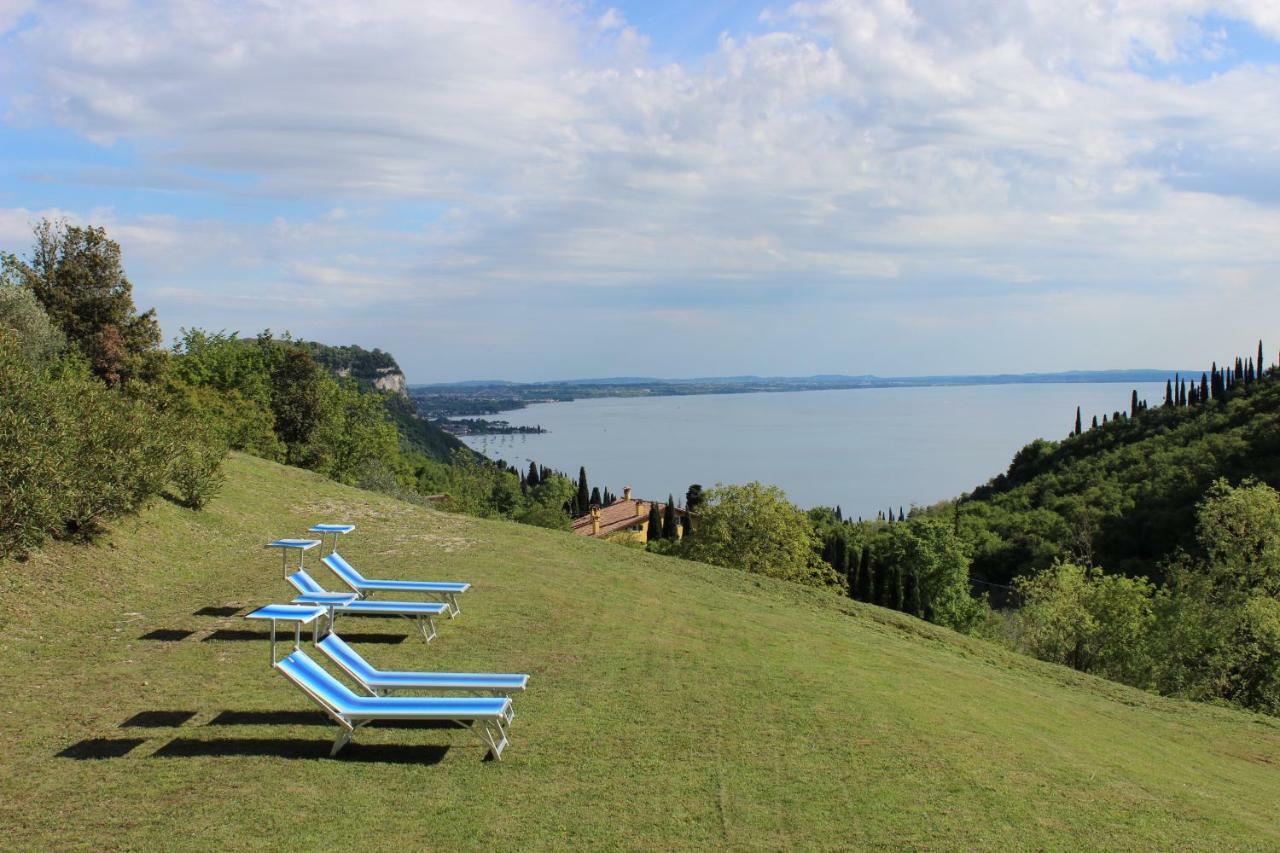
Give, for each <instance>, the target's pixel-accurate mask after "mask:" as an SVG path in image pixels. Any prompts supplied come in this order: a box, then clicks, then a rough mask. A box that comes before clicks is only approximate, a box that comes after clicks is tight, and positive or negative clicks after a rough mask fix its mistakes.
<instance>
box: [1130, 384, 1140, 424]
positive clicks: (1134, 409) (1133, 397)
mask: <svg viewBox="0 0 1280 853" xmlns="http://www.w3.org/2000/svg"><path fill="white" fill-rule="evenodd" d="M1129 413H1130V414H1132V415H1133V416H1134V417H1135V418H1136V417H1137V416H1138V389H1137V388H1134V389H1133V393H1132V394H1130V395H1129Z"/></svg>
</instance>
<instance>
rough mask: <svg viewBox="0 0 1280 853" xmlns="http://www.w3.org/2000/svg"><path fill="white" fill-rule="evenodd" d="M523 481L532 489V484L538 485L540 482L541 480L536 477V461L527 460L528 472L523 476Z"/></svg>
mask: <svg viewBox="0 0 1280 853" xmlns="http://www.w3.org/2000/svg"><path fill="white" fill-rule="evenodd" d="M524 482H525V485H526V486H528V487H529V488H531V489H532V488H533V487H534V486H536V485H538V483H540V482H542V480H540V479H539V478H538V463H537V462H533V461H530V462H529V473H528V474H527V475H526V476H525V478H524Z"/></svg>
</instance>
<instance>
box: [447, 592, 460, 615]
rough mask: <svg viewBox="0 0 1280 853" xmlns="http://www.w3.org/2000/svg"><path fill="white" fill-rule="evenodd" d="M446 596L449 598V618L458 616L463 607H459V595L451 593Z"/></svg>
mask: <svg viewBox="0 0 1280 853" xmlns="http://www.w3.org/2000/svg"><path fill="white" fill-rule="evenodd" d="M446 597H447V598H448V599H449V618H450V619H456V618H458V614H459V613H461V612H462V608H460V607H458V596H456V595H453V594H452V593H450V594H449V595H448V596H446Z"/></svg>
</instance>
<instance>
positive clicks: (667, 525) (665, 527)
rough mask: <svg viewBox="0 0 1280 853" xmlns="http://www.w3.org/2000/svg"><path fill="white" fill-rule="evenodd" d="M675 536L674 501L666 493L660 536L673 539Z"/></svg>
mask: <svg viewBox="0 0 1280 853" xmlns="http://www.w3.org/2000/svg"><path fill="white" fill-rule="evenodd" d="M676 536H677V533H676V501H675V498H674V497H672V496H671V495H667V508H666V510H665V511H664V512H663V514H662V538H663V539H675V538H676Z"/></svg>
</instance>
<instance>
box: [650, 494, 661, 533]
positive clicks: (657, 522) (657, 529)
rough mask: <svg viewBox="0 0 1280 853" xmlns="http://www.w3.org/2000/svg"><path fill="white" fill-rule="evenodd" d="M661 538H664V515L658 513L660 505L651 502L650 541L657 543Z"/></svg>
mask: <svg viewBox="0 0 1280 853" xmlns="http://www.w3.org/2000/svg"><path fill="white" fill-rule="evenodd" d="M661 538H662V514H661V513H660V512H659V511H658V505H657V504H656V503H653V502H650V504H649V529H648V541H650V542H656V541H658V540H659V539H661Z"/></svg>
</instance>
